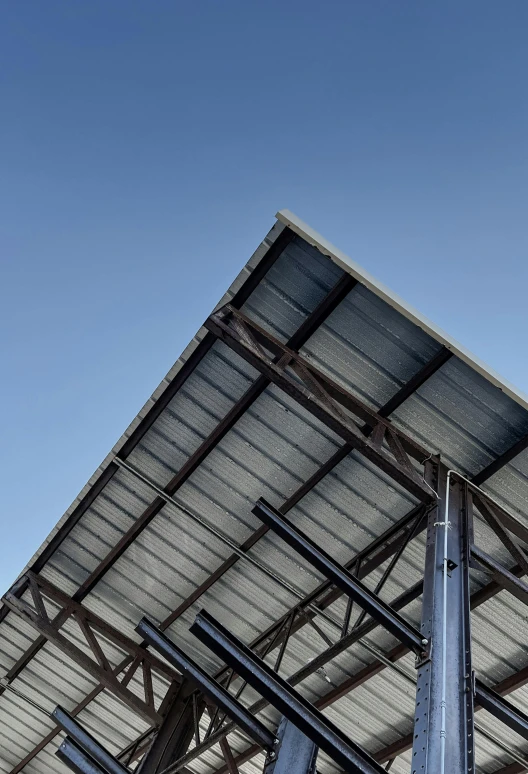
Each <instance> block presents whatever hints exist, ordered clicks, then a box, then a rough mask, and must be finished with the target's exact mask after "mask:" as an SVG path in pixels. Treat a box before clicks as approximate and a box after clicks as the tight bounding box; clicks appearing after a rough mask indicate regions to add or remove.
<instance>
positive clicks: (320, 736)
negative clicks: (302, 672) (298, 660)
mask: <svg viewBox="0 0 528 774" xmlns="http://www.w3.org/2000/svg"><path fill="white" fill-rule="evenodd" d="M190 631H191V632H192V633H193V634H194V635H195V636H196V637H197V638H198V639H199V640H200V641H201V642H203V643H204V645H207V647H208V648H210V649H211V650H212V651H213V653H215V654H216V655H217V656H219V657H220V658H221V659H222V660H223V661H225V663H226V664H228V665H229V666H230V667H232V668H233V669H234V670H235V671H236V673H237V674H239V675H240V676H241V677H243V678H244V680H246V681H247V682H248V683H249V685H251V686H252V687H253V688H254V689H255V690H257V691H258V692H259V693H260V694H261V695H262V696H263V697H264V698H265V699H266V700H267V701H269V702H270V704H272V705H273V706H274V707H275V708H276V709H277V710H279V712H280V713H281V714H282V715H284V717H285V718H287V719H288V720H290V721H291V722H292V723H293V725H295V726H296V727H297V728H298V729H299V730H300V731H302V733H303V734H305V736H307V737H308V738H309V739H311V740H312V742H313V743H314V744H316V745H317V746H318V747H320V748H321V749H322V750H324V752H326V754H327V755H329V756H330V757H331V758H332V760H334V761H335V762H336V763H337V764H338V766H341V767H343V768H344V770H345V771H347V772H351V774H382V772H383V769H382V767H381V766H380V765H379V763H376V761H375V760H374V759H373V758H371V757H370V755H368V753H366V752H365V751H364V750H362V749H361V747H359V745H357V744H355V742H353V741H352V740H351V739H349V738H348V737H347V736H346V734H344V733H343V732H342V731H341V730H340V729H339V728H337V726H335V725H334V724H333V723H332V722H331V721H330V720H329V719H328V718H326V717H325V716H324V715H323V714H322V713H321V712H319V711H318V710H317V709H316V708H315V707H314V706H313V705H312V704H310V702H308V701H307V700H306V699H305V698H304V697H303V696H302V695H301V694H300V693H298V692H297V691H296V690H295V689H294V688H292V687H291V686H290V685H289V684H288V683H287V682H286V680H284V679H283V678H282V677H280V676H279V675H278V674H277V673H276V672H274V671H273V670H272V669H271V667H269V666H268V665H267V664H266V663H265V662H264V661H263V660H262V659H260V658H259V657H258V656H255V654H254V653H253V652H252V651H251V650H250V649H249V648H248V647H247V646H246V645H244V644H243V643H242V642H240V640H238V639H237V638H236V637H235V636H234V635H232V634H231V633H230V632H229V631H227V629H225V628H224V627H223V626H222V625H221V624H220V623H218V621H216V620H215V619H214V618H213V617H212V616H211V615H209V614H208V613H207V612H206V611H205V610H202V611H201V612H200V613H199V614H198V616H197V617H196V620H195V622H194V623H193V625H192V626H191V628H190Z"/></svg>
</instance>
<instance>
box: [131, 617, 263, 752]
mask: <svg viewBox="0 0 528 774" xmlns="http://www.w3.org/2000/svg"><path fill="white" fill-rule="evenodd" d="M136 631H137V633H138V634H139V635H141V637H142V638H143V639H144V640H145V642H148V644H149V645H151V646H152V647H153V648H154V650H156V651H157V652H158V653H159V654H160V655H161V656H163V657H164V658H166V659H167V661H168V662H169V664H172V666H174V667H176V669H178V670H179V671H180V672H181V673H182V674H183V675H185V677H187V678H188V679H189V680H191V681H192V682H193V683H195V684H196V685H197V687H198V688H199V689H200V690H201V692H202V693H204V694H205V695H206V696H208V697H209V698H210V699H211V701H212V702H214V704H215V705H216V706H217V707H219V708H220V709H222V710H223V711H224V712H225V713H226V714H227V715H229V717H230V718H231V720H233V721H234V722H235V723H236V724H237V725H238V726H240V728H241V729H242V730H243V731H245V732H246V734H247V735H248V736H249V737H250V738H251V739H253V741H254V742H257V744H259V745H260V746H261V747H264V748H265V749H267V750H272V749H273V746H274V744H275V735H274V734H272V733H271V731H269V730H268V729H267V728H266V726H265V725H264V724H263V723H261V722H260V720H257V718H256V717H254V715H252V714H251V713H250V712H248V710H247V709H246V708H245V707H244V706H243V705H242V704H241V703H240V702H239V701H237V700H236V699H235V698H234V697H233V696H231V694H230V693H229V692H228V691H226V689H225V688H224V687H223V686H221V685H220V684H219V683H217V681H216V680H215V679H214V678H212V677H210V676H209V675H208V674H207V673H206V672H204V670H203V669H202V668H201V667H199V666H198V664H196V663H195V662H194V661H193V660H192V659H191V658H189V656H187V654H186V653H184V652H183V651H182V650H181V649H180V648H179V647H178V646H177V645H175V644H174V643H173V642H172V641H171V640H169V638H168V637H166V636H165V634H163V632H161V631H160V630H159V629H158V628H157V627H156V626H154V624H153V623H151V622H150V621H149V620H148V619H147V618H143V619H142V620H141V621H140V622H139V624H138V626H137V627H136Z"/></svg>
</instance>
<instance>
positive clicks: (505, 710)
mask: <svg viewBox="0 0 528 774" xmlns="http://www.w3.org/2000/svg"><path fill="white" fill-rule="evenodd" d="M475 689H476V693H475V698H476V700H477V701H478V703H479V704H480V706H481V707H483V708H484V709H485V710H487V711H488V712H490V713H491V714H492V715H494V716H495V717H496V718H497V719H498V720H500V721H501V722H502V723H505V724H506V725H507V726H508V727H509V728H511V729H512V731H515V732H516V733H517V734H520V736H523V737H524V738H525V739H527V740H528V716H527V715H526V714H525V713H524V712H522V710H520V709H517V707H514V706H513V704H511V703H510V702H509V701H506V699H504V698H503V697H502V696H500V694H498V693H496V691H494V690H493V689H492V688H487V687H486V686H485V685H484V683H483V682H481V681H480V680H477V681H476V684H475Z"/></svg>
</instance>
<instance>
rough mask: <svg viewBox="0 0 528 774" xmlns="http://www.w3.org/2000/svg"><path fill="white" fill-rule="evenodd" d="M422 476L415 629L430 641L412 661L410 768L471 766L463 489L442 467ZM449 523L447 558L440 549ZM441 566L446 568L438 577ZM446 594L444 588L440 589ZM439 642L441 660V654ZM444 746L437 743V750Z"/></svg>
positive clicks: (465, 770)
mask: <svg viewBox="0 0 528 774" xmlns="http://www.w3.org/2000/svg"><path fill="white" fill-rule="evenodd" d="M426 479H427V481H428V483H429V484H430V485H431V486H432V487H433V488H434V489H435V490H436V492H437V493H438V496H439V499H438V504H437V507H435V508H433V510H432V511H431V512H430V514H429V520H428V526H427V544H426V556H425V573H424V591H423V609H422V627H421V631H422V634H423V635H424V637H427V639H430V642H431V647H430V653H429V654H428V658H425V659H423V660H422V661H421V662H420V663H419V666H418V683H417V692H416V712H415V726H414V745H413V752H412V766H411V772H412V774H472V773H473V772H474V730H473V678H472V668H471V626H470V607H469V556H470V553H469V544H470V540H469V537H470V536H469V531H470V517H471V513H470V512H469V510H468V507H469V506H468V496H467V489H466V485H465V484H464V483H461V482H460V481H459V480H457V478H456V476H453V477H451V478H450V483H449V489H450V491H449V498H448V500H449V509H448V515H447V521H448V523H447V525H446V524H445V510H446V509H445V504H446V493H447V482H448V470H447V468H446V466H444V465H439V466H438V467H437V466H434V465H433V464H432V463H427V464H426ZM445 529H447V554H446V556H447V561H446V562H444V558H445V556H444V554H445V543H444V538H445V532H444V531H445ZM444 568H446V569H447V574H446V577H445V581H444ZM444 592H445V594H444ZM444 646H445V658H444ZM442 748H443V749H442Z"/></svg>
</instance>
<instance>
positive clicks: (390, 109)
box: [0, 0, 528, 590]
mask: <svg viewBox="0 0 528 774" xmlns="http://www.w3.org/2000/svg"><path fill="white" fill-rule="evenodd" d="M527 36H528V3H527V2H526V0H508V2H497V0H493V2H490V1H489V0H463V2H460V0H455V1H453V2H451V1H450V0H439V1H437V2H433V1H431V2H423V0H415V1H414V2H411V1H407V0H385V1H382V0H343V1H337V0H324V2H323V0H318V2H314V1H313V0H302V1H301V0H299V1H298V2H296V1H294V0H281V2H276V1H275V0H249V1H248V0H240V1H239V2H235V1H234V0H192V1H191V0H189V1H188V2H180V1H179V0H170V1H169V0H167V1H166V0H151V1H150V2H146V0H142V1H141V2H139V1H136V0H122V1H121V0H45V1H43V0H18V2H15V1H14V0H11V1H9V0H3V2H1V3H0V111H1V118H0V154H1V167H0V169H1V172H0V249H1V276H0V348H1V352H0V370H1V379H0V385H1V386H0V389H1V396H2V401H1V449H0V455H1V459H0V498H1V502H0V518H1V520H2V541H1V562H0V590H1V589H5V588H6V587H7V586H8V585H9V584H10V583H11V582H12V580H14V578H15V576H16V575H17V574H18V572H19V571H20V570H21V569H22V567H23V566H24V564H25V563H26V562H27V561H28V560H29V558H30V556H31V555H32V553H33V552H34V551H35V550H36V548H37V547H38V546H39V545H40V543H41V542H42V540H43V539H44V538H45V537H46V535H47V534H48V532H49V531H50V529H51V528H52V527H53V526H54V524H55V523H56V522H57V520H58V519H59V517H60V516H61V515H62V513H63V512H64V510H65V509H66V508H67V507H68V506H69V504H70V503H71V501H72V500H73V499H74V498H75V497H76V495H77V493H78V492H79V490H80V489H81V488H82V487H83V486H84V484H85V483H86V481H87V480H88V478H89V477H90V476H91V474H92V473H93V471H94V470H95V468H96V467H97V466H98V464H99V463H100V462H101V460H102V459H103V458H104V457H105V455H106V454H107V452H108V451H109V450H110V448H111V447H112V445H113V444H114V443H115V441H116V440H117V438H118V437H119V436H120V435H121V433H122V432H123V430H124V429H125V428H126V426H127V425H128V423H129V422H130V421H131V420H132V419H133V417H134V416H135V414H136V413H137V411H138V410H139V408H140V407H141V406H142V404H143V403H144V401H145V400H146V399H147V398H148V396H149V395H150V393H151V392H152V390H153V389H154V388H155V387H156V386H157V384H158V383H159V381H160V380H161V378H162V377H163V375H164V374H165V373H166V372H167V371H168V369H169V368H170V366H171V365H172V364H173V362H174V361H175V360H176V359H177V357H178V356H179V354H180V352H181V351H182V349H183V348H184V347H185V345H186V344H187V342H188V341H189V339H190V338H191V337H192V335H193V334H194V333H195V332H196V330H197V329H198V327H199V326H200V324H201V322H202V321H203V320H204V319H205V317H206V316H207V314H208V312H209V311H210V310H211V307H212V306H213V305H214V303H215V302H216V301H217V300H218V299H219V297H220V296H221V295H222V293H223V292H224V290H225V289H226V288H227V286H228V285H229V284H230V282H231V280H232V279H233V277H234V276H235V275H236V273H237V272H238V271H239V269H240V268H241V267H242V265H243V264H244V263H245V261H246V260H247V258H248V257H249V256H250V254H251V253H252V252H253V250H254V249H255V247H256V246H257V245H258V243H259V242H260V240H261V239H262V237H263V236H264V234H265V233H266V232H267V230H268V229H269V227H270V226H271V225H272V222H273V217H274V214H275V212H276V211H277V210H278V209H279V208H282V207H287V208H289V209H291V210H293V211H294V212H295V213H296V214H297V215H299V216H300V217H301V218H303V219H304V220H306V221H307V222H308V223H310V224H311V225H312V226H313V227H314V228H316V229H317V230H319V231H320V232H322V233H323V234H324V235H325V236H326V237H327V238H328V239H330V240H331V241H332V242H334V243H335V244H336V245H337V246H339V247H340V248H341V249H343V250H344V251H345V252H347V253H348V254H349V255H350V256H351V257H352V258H354V259H355V260H356V261H358V262H359V263H360V264H362V265H363V266H365V267H366V268H367V269H368V270H369V271H370V272H371V273H373V274H374V275H375V276H376V277H378V278H379V279H380V280H382V281H383V282H385V283H386V284H388V285H389V286H391V287H392V288H393V289H394V290H396V291H397V292H399V293H400V294H401V295H402V296H404V297H405V298H406V299H407V300H408V301H409V302H410V303H412V304H413V305H414V306H416V307H417V308H418V309H419V310H420V311H422V312H423V313H424V314H425V315H427V316H428V317H430V318H431V319H432V320H433V321H434V322H436V323H438V324H439V325H440V326H442V327H443V328H444V329H445V330H447V331H448V332H449V333H450V334H452V335H453V336H454V337H455V338H457V339H458V340H460V341H461V342H462V343H463V344H465V345H466V346H467V347H469V349H471V350H473V351H474V352H475V353H476V354H477V355H479V356H480V357H481V358H483V359H484V360H485V361H487V362H488V363H489V364H490V365H491V366H492V367H494V368H495V369H496V370H498V371H499V372H500V373H502V374H503V375H504V376H505V377H506V378H507V379H509V380H511V381H513V382H514V383H516V384H517V386H518V387H519V388H520V389H522V390H525V391H528V362H527V358H526V333H527V323H528V305H527V300H526V299H527V295H526V294H527V280H528V262H527V253H528V239H527V233H528V218H527V202H528V196H527V194H528V190H527V189H528V154H527V149H528V102H527V97H528V95H527V83H528V77H527V76H528V46H527V44H526V41H527Z"/></svg>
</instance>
